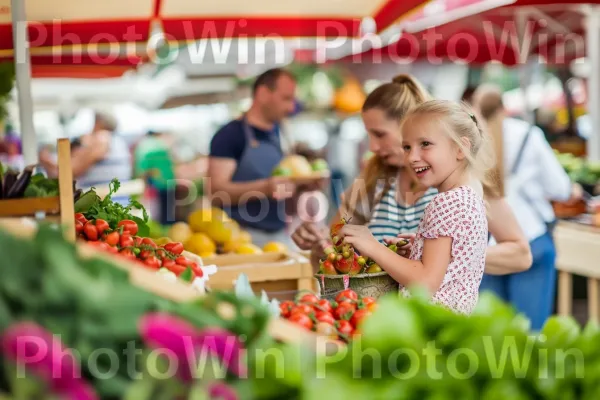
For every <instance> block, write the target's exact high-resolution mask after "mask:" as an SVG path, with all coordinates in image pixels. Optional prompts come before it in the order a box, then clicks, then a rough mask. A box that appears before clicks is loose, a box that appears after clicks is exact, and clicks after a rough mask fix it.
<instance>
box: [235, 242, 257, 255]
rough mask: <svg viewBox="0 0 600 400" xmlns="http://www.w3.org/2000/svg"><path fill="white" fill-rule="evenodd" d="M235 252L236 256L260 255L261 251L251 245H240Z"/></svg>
mask: <svg viewBox="0 0 600 400" xmlns="http://www.w3.org/2000/svg"><path fill="white" fill-rule="evenodd" d="M235 252H236V254H262V252H263V251H262V250H261V249H260V247H258V246H256V245H254V244H252V243H242V244H240V245H239V246H238V248H237V249H236V250H235Z"/></svg>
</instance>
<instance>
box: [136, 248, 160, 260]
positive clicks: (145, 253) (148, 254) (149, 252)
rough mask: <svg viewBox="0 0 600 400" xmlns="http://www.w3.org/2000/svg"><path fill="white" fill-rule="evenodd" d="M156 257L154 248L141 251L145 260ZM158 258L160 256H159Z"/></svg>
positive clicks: (141, 256)
mask: <svg viewBox="0 0 600 400" xmlns="http://www.w3.org/2000/svg"><path fill="white" fill-rule="evenodd" d="M150 257H155V256H154V252H153V251H152V250H142V251H141V252H140V258H141V259H142V260H145V259H146V258H150ZM157 259H158V258H157Z"/></svg>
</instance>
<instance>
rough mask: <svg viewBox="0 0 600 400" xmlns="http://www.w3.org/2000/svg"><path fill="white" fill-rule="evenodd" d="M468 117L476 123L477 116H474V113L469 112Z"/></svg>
mask: <svg viewBox="0 0 600 400" xmlns="http://www.w3.org/2000/svg"><path fill="white" fill-rule="evenodd" d="M469 117H471V119H472V120H473V122H475V123H477V118H475V114H471V113H469Z"/></svg>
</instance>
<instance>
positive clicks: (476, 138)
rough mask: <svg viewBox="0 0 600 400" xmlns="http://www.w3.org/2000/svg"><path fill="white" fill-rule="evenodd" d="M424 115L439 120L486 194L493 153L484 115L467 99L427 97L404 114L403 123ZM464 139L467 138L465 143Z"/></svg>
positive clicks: (489, 183) (429, 119)
mask: <svg viewBox="0 0 600 400" xmlns="http://www.w3.org/2000/svg"><path fill="white" fill-rule="evenodd" d="M421 116H427V117H428V121H435V122H439V123H440V124H442V125H443V126H444V127H445V128H446V129H445V130H446V132H447V133H448V134H449V135H450V138H451V139H452V140H453V141H454V143H455V144H456V145H457V146H458V147H459V148H460V149H461V150H462V152H463V154H464V155H465V158H466V161H467V164H468V167H469V169H470V170H471V171H472V172H473V173H474V174H475V175H476V177H477V178H478V179H479V180H480V181H481V183H482V184H483V187H484V192H486V195H489V194H491V193H489V192H488V190H490V188H492V187H493V183H492V182H491V181H490V178H491V176H490V171H491V170H492V168H493V167H494V165H495V161H496V157H495V151H494V146H493V142H492V140H491V137H490V135H489V134H488V133H487V130H486V129H485V127H484V125H483V124H482V122H483V119H481V118H478V117H477V116H476V115H475V112H474V111H473V109H472V108H471V107H470V106H469V105H468V104H467V103H464V102H462V103H457V102H454V101H448V100H430V101H426V102H424V103H422V104H420V105H419V106H417V107H415V108H414V109H412V110H411V111H410V112H409V114H408V115H407V116H406V117H405V118H404V121H403V126H405V125H406V124H407V123H408V122H410V121H411V120H413V119H414V118H415V117H421ZM463 139H467V140H468V142H469V146H466V145H465V143H464V140H463Z"/></svg>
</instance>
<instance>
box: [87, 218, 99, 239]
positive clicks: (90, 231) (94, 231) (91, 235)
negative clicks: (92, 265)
mask: <svg viewBox="0 0 600 400" xmlns="http://www.w3.org/2000/svg"><path fill="white" fill-rule="evenodd" d="M83 233H84V234H85V237H86V238H87V239H88V240H91V241H96V240H98V228H96V226H95V225H94V224H93V223H92V222H86V223H85V225H84V226H83Z"/></svg>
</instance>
